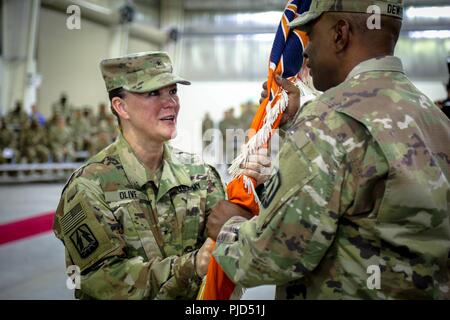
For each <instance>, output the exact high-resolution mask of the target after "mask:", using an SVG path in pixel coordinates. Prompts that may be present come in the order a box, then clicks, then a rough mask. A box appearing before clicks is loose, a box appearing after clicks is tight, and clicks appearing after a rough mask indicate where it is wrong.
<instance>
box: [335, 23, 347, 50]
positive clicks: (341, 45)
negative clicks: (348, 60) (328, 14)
mask: <svg viewBox="0 0 450 320" xmlns="http://www.w3.org/2000/svg"><path fill="white" fill-rule="evenodd" d="M349 36H350V23H349V22H348V21H347V20H345V19H339V20H338V21H337V22H336V24H335V26H334V39H333V40H334V46H335V50H336V52H342V51H343V50H344V49H345V48H347V46H348V41H349Z"/></svg>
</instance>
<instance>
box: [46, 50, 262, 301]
mask: <svg viewBox="0 0 450 320" xmlns="http://www.w3.org/2000/svg"><path fill="white" fill-rule="evenodd" d="M101 71H102V74H103V78H104V80H105V83H106V88H107V90H108V93H109V97H110V100H111V108H112V111H113V113H114V114H115V115H116V117H117V119H118V121H119V126H120V130H121V134H120V135H119V137H118V138H117V140H116V141H115V142H114V143H112V144H111V145H109V146H108V147H106V148H105V149H103V150H102V151H101V152H100V153H98V154H97V155H95V156H94V157H92V158H91V159H89V161H88V162H87V164H85V165H84V166H82V167H81V168H80V169H78V170H77V171H76V172H74V174H73V175H72V176H71V178H70V179H69V181H68V183H67V184H66V186H65V188H64V190H63V193H62V196H61V200H60V203H59V205H58V209H57V213H56V218H55V223H54V231H55V234H56V236H57V237H58V238H59V239H61V240H62V241H63V243H64V245H65V248H66V263H67V265H68V266H70V265H73V266H75V267H72V268H75V269H73V270H78V269H77V268H79V271H80V272H81V286H80V288H77V290H76V292H75V296H76V297H77V298H80V299H191V298H195V296H196V293H197V291H198V288H199V285H200V283H201V277H202V276H204V274H205V273H206V270H207V265H208V263H209V259H210V256H211V251H212V248H211V240H210V239H208V240H206V232H205V220H206V217H207V215H208V213H209V210H210V209H211V208H212V207H213V206H215V205H216V203H218V202H219V201H220V200H222V199H224V197H225V195H224V190H223V185H222V182H221V180H220V177H219V175H218V174H217V172H216V171H215V170H214V169H213V168H212V167H210V166H208V165H206V164H205V163H203V162H201V161H200V160H199V159H198V158H197V157H195V156H194V155H192V154H188V153H185V152H182V151H179V150H176V149H174V148H172V147H171V146H170V145H169V144H168V143H167V141H169V140H170V139H171V138H173V137H174V136H175V135H176V123H177V116H178V111H179V109H180V105H179V100H178V96H177V83H181V84H186V85H187V84H190V83H189V82H188V81H186V80H184V79H182V78H180V77H178V76H177V75H175V74H173V73H172V65H171V61H170V59H169V57H168V55H167V54H166V53H163V52H146V53H138V54H134V55H128V56H125V57H122V58H117V59H108V60H104V61H102V63H101ZM261 162H262V161H261ZM253 168H255V167H254V166H253ZM261 169H262V166H261ZM256 170H258V169H256ZM246 174H248V175H250V176H253V177H255V178H257V179H258V180H261V176H260V175H258V174H257V173H256V172H255V171H252V170H250V169H248V170H247V171H246ZM205 240H206V241H205Z"/></svg>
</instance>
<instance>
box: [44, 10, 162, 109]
mask: <svg viewBox="0 0 450 320" xmlns="http://www.w3.org/2000/svg"><path fill="white" fill-rule="evenodd" d="M66 18H67V16H66V15H65V14H63V13H61V12H56V11H54V10H50V9H46V8H41V16H40V25H39V39H38V51H37V61H38V73H40V74H41V75H42V85H41V87H40V89H39V92H38V104H39V107H40V110H41V111H42V112H43V113H44V114H45V115H47V116H49V115H50V114H51V105H52V104H53V102H55V101H56V100H58V98H59V95H60V93H61V92H63V91H64V92H66V93H67V95H68V97H69V102H71V103H73V104H74V105H75V106H76V107H82V106H85V105H90V106H92V107H94V110H95V111H96V110H97V106H98V104H99V103H100V102H107V101H108V96H107V93H106V89H105V84H104V82H103V78H102V76H101V72H100V67H99V64H100V61H101V60H102V59H105V58H109V55H110V54H111V41H112V33H111V31H110V30H109V28H108V27H106V26H103V25H100V24H97V23H94V22H91V21H88V20H86V19H83V17H82V20H81V29H80V30H68V29H67V28H66ZM151 50H158V47H157V46H155V45H153V44H151V43H148V42H146V41H143V40H140V39H134V38H130V39H129V42H128V52H140V51H151Z"/></svg>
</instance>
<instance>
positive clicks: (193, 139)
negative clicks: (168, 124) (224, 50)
mask: <svg viewBox="0 0 450 320" xmlns="http://www.w3.org/2000/svg"><path fill="white" fill-rule="evenodd" d="M181 76H183V75H181ZM261 85H262V82H240V81H235V82H193V83H192V85H190V86H184V85H178V93H179V97H180V104H181V108H180V113H179V116H178V125H177V129H178V136H177V137H176V138H175V139H174V140H173V141H172V144H173V145H174V146H176V147H178V148H180V149H182V150H184V151H188V152H194V153H197V154H201V152H202V140H201V138H202V137H201V128H202V119H203V116H204V115H205V113H206V112H209V114H210V115H211V117H212V119H213V121H214V122H218V121H220V120H221V119H222V117H223V112H224V111H225V110H226V109H229V108H230V107H234V109H235V112H234V115H235V116H239V115H240V110H239V106H240V104H241V103H243V102H246V101H248V100H252V101H254V102H256V101H258V100H259V97H260V93H261Z"/></svg>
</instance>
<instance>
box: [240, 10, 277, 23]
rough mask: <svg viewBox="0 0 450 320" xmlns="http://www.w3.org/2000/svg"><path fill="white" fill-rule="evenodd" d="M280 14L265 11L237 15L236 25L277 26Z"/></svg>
mask: <svg viewBox="0 0 450 320" xmlns="http://www.w3.org/2000/svg"><path fill="white" fill-rule="evenodd" d="M280 18H281V13H280V12H279V11H266V12H257V13H237V14H236V23H237V24H249V23H254V24H263V25H277V24H278V23H279V22H280Z"/></svg>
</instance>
